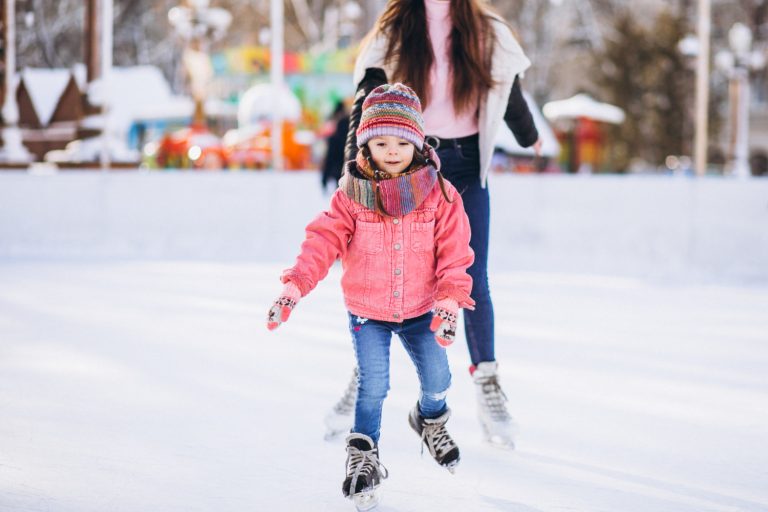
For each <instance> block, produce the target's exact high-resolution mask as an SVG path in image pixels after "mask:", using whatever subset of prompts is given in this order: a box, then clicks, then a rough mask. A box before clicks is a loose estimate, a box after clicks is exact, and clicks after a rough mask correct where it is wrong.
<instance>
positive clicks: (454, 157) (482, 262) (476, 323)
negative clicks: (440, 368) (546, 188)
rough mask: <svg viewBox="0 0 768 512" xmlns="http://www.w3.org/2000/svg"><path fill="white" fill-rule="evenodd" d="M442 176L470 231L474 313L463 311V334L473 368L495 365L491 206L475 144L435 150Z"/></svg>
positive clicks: (469, 271) (443, 147) (442, 147)
mask: <svg viewBox="0 0 768 512" xmlns="http://www.w3.org/2000/svg"><path fill="white" fill-rule="evenodd" d="M437 156H438V157H439V158H440V163H441V164H442V165H441V169H442V173H443V176H444V177H445V178H447V179H448V181H450V182H451V184H452V185H453V186H454V187H456V189H457V190H458V191H459V193H460V194H461V199H462V200H463V201H464V209H465V210H466V212H467V217H469V226H470V229H471V230H472V238H471V239H470V241H469V245H470V247H472V250H473V251H475V262H474V263H473V264H472V266H471V267H469V269H467V272H468V273H469V275H470V276H472V294H471V296H472V298H473V299H474V300H475V310H474V311H469V310H467V309H465V310H464V332H465V334H466V336H467V347H468V348H469V357H470V359H471V360H472V364H474V365H477V364H478V363H481V362H484V361H495V360H496V355H495V353H494V337H493V332H494V329H493V304H492V303H491V293H490V290H489V288H488V235H489V228H490V219H491V202H490V196H489V195H488V188H487V187H486V188H483V187H482V186H480V149H479V147H478V144H477V143H476V142H474V143H469V144H466V143H465V144H462V145H460V146H454V145H447V146H443V145H441V146H440V147H439V148H438V149H437Z"/></svg>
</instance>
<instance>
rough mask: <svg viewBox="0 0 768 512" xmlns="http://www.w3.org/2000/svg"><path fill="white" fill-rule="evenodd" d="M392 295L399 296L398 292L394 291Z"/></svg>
mask: <svg viewBox="0 0 768 512" xmlns="http://www.w3.org/2000/svg"><path fill="white" fill-rule="evenodd" d="M392 295H394V296H395V297H399V296H400V292H395V293H393V294H392Z"/></svg>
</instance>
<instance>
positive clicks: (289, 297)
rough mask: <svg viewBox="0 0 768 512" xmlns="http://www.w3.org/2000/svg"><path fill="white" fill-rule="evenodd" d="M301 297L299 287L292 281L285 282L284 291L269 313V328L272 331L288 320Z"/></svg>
mask: <svg viewBox="0 0 768 512" xmlns="http://www.w3.org/2000/svg"><path fill="white" fill-rule="evenodd" d="M299 299H301V291H300V290H299V288H298V287H297V286H296V285H295V284H293V283H292V282H290V281H288V282H287V283H285V286H284V287H283V292H282V293H281V294H280V296H279V297H278V298H277V299H275V302H273V303H272V307H271V308H269V312H268V313H267V329H269V330H270V331H272V330H274V329H277V328H278V327H279V326H280V324H282V323H283V322H286V321H288V317H289V316H291V311H293V308H294V307H296V303H298V302H299Z"/></svg>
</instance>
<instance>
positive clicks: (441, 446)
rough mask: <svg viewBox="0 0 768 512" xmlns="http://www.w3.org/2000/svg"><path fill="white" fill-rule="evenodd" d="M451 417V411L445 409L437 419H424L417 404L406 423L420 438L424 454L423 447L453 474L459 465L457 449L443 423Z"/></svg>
mask: <svg viewBox="0 0 768 512" xmlns="http://www.w3.org/2000/svg"><path fill="white" fill-rule="evenodd" d="M450 417H451V410H450V409H446V411H445V412H444V413H443V415H442V416H439V417H437V418H431V419H429V418H424V417H423V416H422V415H421V413H420V412H419V404H416V407H414V408H413V410H412V411H411V413H410V414H409V415H408V423H409V424H410V425H411V428H412V429H413V430H415V431H416V433H417V434H419V435H420V436H421V440H422V442H423V445H422V447H421V450H422V453H423V452H424V445H426V447H427V448H428V449H429V453H430V454H431V455H432V457H433V458H434V459H435V460H436V461H437V463H438V464H440V465H441V466H443V467H444V468H446V469H447V470H448V471H450V472H451V473H453V472H454V471H456V466H457V465H458V464H459V460H460V457H459V447H458V446H456V443H455V442H454V441H453V439H451V435H450V434H449V433H448V431H447V430H446V429H445V423H446V422H447V421H448V418H450Z"/></svg>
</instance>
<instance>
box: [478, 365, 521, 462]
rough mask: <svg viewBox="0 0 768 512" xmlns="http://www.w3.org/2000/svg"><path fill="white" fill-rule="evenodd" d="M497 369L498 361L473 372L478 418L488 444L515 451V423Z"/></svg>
mask: <svg viewBox="0 0 768 512" xmlns="http://www.w3.org/2000/svg"><path fill="white" fill-rule="evenodd" d="M497 367H498V364H497V363H496V361H488V362H483V363H480V364H478V365H477V366H476V367H475V369H474V370H472V378H473V379H474V381H475V386H476V392H477V416H478V419H479V420H480V425H481V427H482V429H483V436H484V438H485V440H486V441H487V442H488V443H490V444H492V445H494V446H498V447H501V448H508V449H510V450H513V449H514V448H515V441H514V422H513V421H512V417H511V416H510V415H509V412H507V406H506V402H507V396H506V395H505V394H504V391H502V389H501V386H500V385H499V379H498V375H497Z"/></svg>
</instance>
